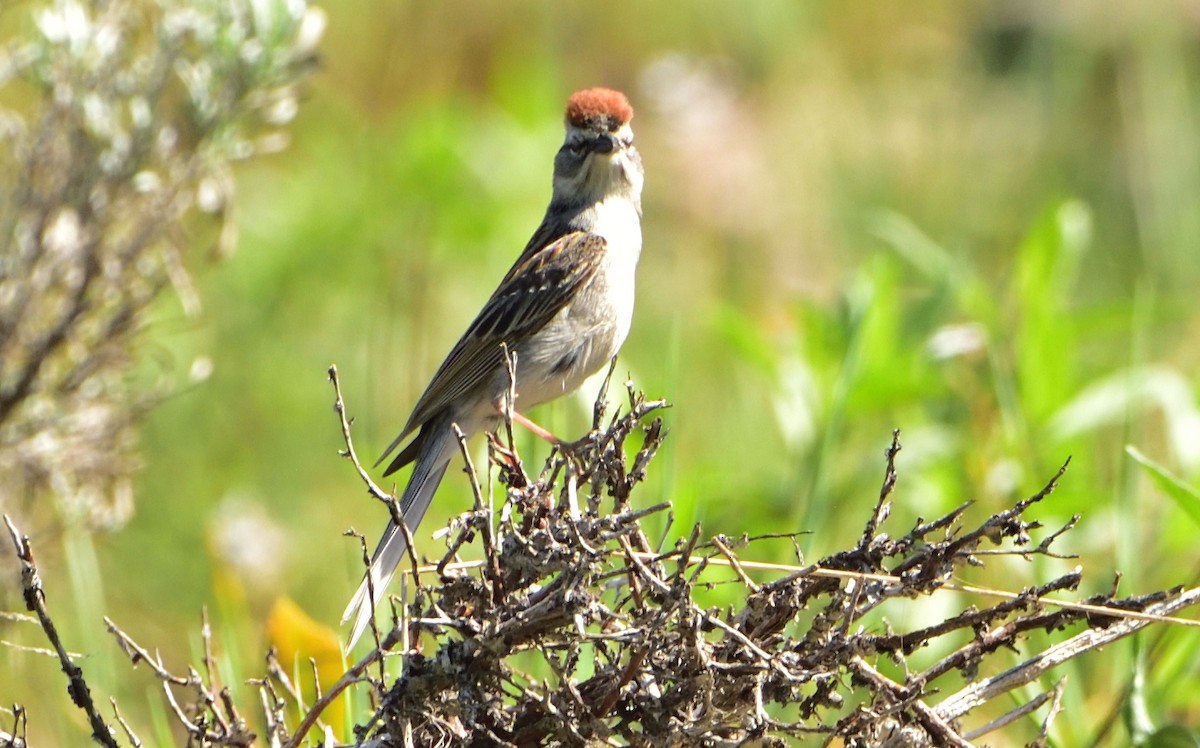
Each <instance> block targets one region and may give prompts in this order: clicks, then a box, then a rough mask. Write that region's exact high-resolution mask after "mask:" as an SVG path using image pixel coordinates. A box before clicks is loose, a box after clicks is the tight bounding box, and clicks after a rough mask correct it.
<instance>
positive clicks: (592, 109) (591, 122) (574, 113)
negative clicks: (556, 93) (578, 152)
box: [567, 88, 633, 132]
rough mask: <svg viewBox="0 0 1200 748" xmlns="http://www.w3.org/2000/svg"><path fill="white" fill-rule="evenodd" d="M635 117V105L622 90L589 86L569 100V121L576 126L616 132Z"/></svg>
mask: <svg viewBox="0 0 1200 748" xmlns="http://www.w3.org/2000/svg"><path fill="white" fill-rule="evenodd" d="M631 119H633V107H631V106H629V99H627V98H625V94H623V93H621V92H620V91H614V90H612V89H611V88H588V89H584V90H583V91H576V92H575V93H573V94H571V98H570V99H568V100H567V123H568V124H570V125H573V126H574V127H579V128H585V129H597V130H603V131H606V132H616V131H617V130H618V129H619V128H620V127H621V126H622V125H626V124H628V123H629V120H631Z"/></svg>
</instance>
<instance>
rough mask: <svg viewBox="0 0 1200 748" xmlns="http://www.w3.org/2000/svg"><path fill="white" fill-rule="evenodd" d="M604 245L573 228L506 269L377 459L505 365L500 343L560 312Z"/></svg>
mask: <svg viewBox="0 0 1200 748" xmlns="http://www.w3.org/2000/svg"><path fill="white" fill-rule="evenodd" d="M606 246H607V242H606V241H605V240H604V238H603V237H602V236H600V235H598V234H590V233H586V232H582V231H577V232H574V233H571V234H566V235H565V236H563V237H561V238H559V239H558V240H556V241H554V242H553V243H551V244H549V245H547V246H546V247H543V248H542V249H540V250H538V251H537V252H534V253H533V254H531V255H530V256H529V258H528V259H526V260H525V261H524V262H522V263H518V264H517V265H516V266H515V267H514V268H513V269H512V270H510V271H509V273H508V275H507V276H505V278H504V280H503V281H501V283H500V287H499V288H497V289H496V291H495V292H494V293H493V294H492V296H491V298H490V299H488V300H487V303H486V304H484V306H483V309H482V310H480V312H479V315H478V316H477V317H476V318H475V321H474V322H472V323H471V326H470V327H468V328H467V331H466V333H464V334H463V336H462V338H460V339H459V341H458V342H457V343H456V344H455V345H454V348H453V349H451V351H450V354H449V355H448V356H446V360H445V361H443V362H442V365H441V366H440V367H439V368H438V370H437V373H436V374H434V375H433V379H432V380H431V381H430V382H429V386H428V387H426V388H425V392H424V394H422V395H421V397H420V399H419V400H417V404H416V406H414V407H413V412H412V415H411V416H409V418H408V423H407V424H406V425H405V426H404V430H403V431H401V432H400V435H399V436H397V437H396V439H395V440H394V441H393V442H392V443H391V444H390V445H389V446H388V448H387V450H385V451H384V453H383V455H382V456H381V457H380V458H379V462H382V461H383V460H384V458H386V457H387V456H388V455H389V454H391V452H392V450H393V449H395V448H396V446H397V445H398V444H399V443H400V442H401V441H403V439H404V438H405V437H406V436H408V434H410V433H412V431H413V430H414V429H415V428H417V427H418V426H420V425H421V424H423V423H425V422H426V421H428V420H429V419H430V418H431V417H432V416H433V415H434V414H436V413H438V412H439V411H441V410H442V409H443V408H445V407H446V406H448V405H450V404H451V403H454V402H456V401H457V400H458V399H459V398H461V397H462V396H463V395H465V394H467V393H469V392H471V391H472V390H474V389H475V388H476V387H478V386H479V384H480V383H481V382H483V381H484V380H485V379H487V378H488V377H490V376H492V374H493V373H494V372H495V371H496V370H497V369H498V368H499V367H501V366H503V365H504V354H503V352H502V351H501V348H500V344H501V343H507V344H508V345H509V346H510V347H513V346H515V345H516V344H518V343H519V342H520V341H522V340H523V339H524V338H526V337H528V336H529V335H531V334H533V333H535V332H537V331H538V330H540V329H541V328H542V327H544V326H545V325H546V323H547V322H549V321H550V320H551V319H552V318H553V317H554V315H556V314H558V312H559V310H560V309H562V308H563V307H564V306H566V304H567V302H569V301H570V300H571V299H572V298H574V297H575V294H576V293H577V292H578V291H579V289H580V288H582V287H583V286H584V285H586V284H587V282H588V281H590V280H591V279H592V278H593V277H594V276H595V275H596V271H597V269H599V267H600V262H601V261H602V259H603V256H604V251H605V247H606ZM376 464H378V462H377V463H376ZM397 467H398V466H397ZM389 469H390V468H389Z"/></svg>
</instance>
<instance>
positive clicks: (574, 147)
mask: <svg viewBox="0 0 1200 748" xmlns="http://www.w3.org/2000/svg"><path fill="white" fill-rule="evenodd" d="M586 150H587V144H586V143H584V142H583V141H582V140H576V141H575V142H574V143H572V144H571V145H570V151H571V155H573V156H582V155H583V153H584V152H585V151H586Z"/></svg>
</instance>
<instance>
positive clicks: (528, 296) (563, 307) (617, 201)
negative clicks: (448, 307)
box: [342, 88, 643, 651]
mask: <svg viewBox="0 0 1200 748" xmlns="http://www.w3.org/2000/svg"><path fill="white" fill-rule="evenodd" d="M632 118H633V108H632V107H631V106H630V105H629V101H628V99H626V97H625V95H624V94H622V93H620V92H618V91H614V90H611V89H607V88H589V89H587V90H584V91H579V92H577V93H575V94H573V95H572V96H571V97H570V99H569V100H568V101H567V108H566V117H565V120H566V139H565V140H564V141H563V144H562V147H561V148H559V150H558V153H557V155H556V156H555V157H554V182H553V192H552V195H551V198H550V205H549V207H547V208H546V215H545V217H544V218H543V219H542V224H541V225H540V226H538V228H537V230H536V231H535V232H534V233H533V237H532V238H531V239H530V240H529V243H528V244H526V245H525V250H524V251H523V252H521V255H520V257H518V258H517V260H516V262H514V263H513V266H512V268H511V269H510V270H509V271H508V273H507V274H506V275H505V276H504V278H503V280H501V281H500V285H499V286H498V287H497V288H496V290H495V291H494V292H493V293H492V295H491V297H490V298H489V299H488V300H487V302H486V303H484V305H483V309H482V310H481V311H480V312H479V314H478V315H477V316H476V317H475V320H474V321H473V322H471V324H470V326H468V327H467V331H466V332H465V333H463V336H462V337H461V338H459V340H458V342H457V343H456V344H455V345H454V347H453V348H452V349H451V350H450V353H449V355H447V356H446V360H445V361H443V362H442V365H441V366H439V367H438V369H437V372H436V373H435V374H434V375H433V379H432V380H431V381H430V382H429V385H428V386H427V387H426V388H425V392H424V393H423V394H422V395H421V397H420V398H419V399H418V400H417V404H416V405H415V406H414V407H413V411H412V414H411V415H410V416H409V417H408V421H407V422H406V423H405V425H404V428H403V429H401V431H400V434H399V436H397V437H396V438H395V439H394V440H393V441H392V443H391V444H389V445H388V447H387V449H385V450H384V452H383V455H382V456H380V458H379V460H378V461H377V462H376V463H375V464H376V466H378V465H379V464H380V463H382V462H383V461H384V460H385V459H387V457H388V456H389V455H390V454H392V452H393V451H395V449H396V448H397V447H398V446H400V444H401V443H402V442H403V441H404V440H405V439H406V438H408V437H409V436H410V435H412V434H413V433H414V432H415V433H416V436H415V437H413V439H412V440H411V441H410V442H409V443H408V444H407V445H406V446H405V447H404V448H403V449H401V450H400V451H399V453H397V454H396V455H395V457H393V458H392V461H391V462H390V463H389V464H388V466H387V469H386V470H384V473H383V475H384V476H385V477H386V476H388V475H391V474H392V473H394V472H396V471H397V470H399V469H400V468H402V467H404V466H406V465H408V464H410V463H411V464H412V465H413V470H412V475H411V476H410V477H409V479H408V483H407V485H406V486H405V488H404V492H403V493H402V494H401V496H400V499H399V507H400V511H401V513H402V515H403V517H404V522H405V524H406V525H407V527H408V529H409V531H410V532H415V531H416V529H417V526H418V525H419V524H420V522H421V519H422V518H423V517H424V516H425V511H426V510H427V509H428V508H429V504H430V501H432V499H433V495H434V492H435V491H437V487H438V484H439V483H440V482H441V480H442V476H443V475H444V474H445V472H446V467H447V465H449V463H450V460H451V459H452V458H453V457H454V455H455V454H456V453H457V452H458V449H459V447H458V439H457V437H456V436H455V433H454V429H453V426H455V425H457V426H458V428H459V430H461V431H462V433H463V434H464V435H466V436H468V437H469V436H471V435H472V434H476V433H480V432H489V431H495V430H496V429H497V428H498V427H499V426H500V425H501V423H503V420H504V413H505V412H506V411H508V410H509V409H510V408H511V411H512V412H513V420H515V421H519V422H520V423H522V424H524V425H526V426H528V427H530V428H532V429H533V430H534V431H535V432H536V433H539V435H541V436H545V437H547V438H551V436H550V435H549V433H548V432H546V431H544V430H542V429H540V427H537V426H536V424H533V423H532V422H530V421H529V420H528V419H526V418H525V417H524V416H522V415H520V413H519V411H518V409H520V410H528V409H529V408H532V407H534V406H536V405H539V404H541V403H544V402H547V401H550V400H553V399H555V398H557V397H561V396H563V395H565V394H568V393H570V392H573V391H575V390H576V389H578V388H579V386H580V385H581V384H582V383H583V381H584V380H585V379H586V378H587V377H589V376H591V375H592V374H594V373H595V372H596V371H597V370H599V369H600V368H601V367H602V366H604V365H605V364H606V363H608V362H609V361H610V360H611V359H612V358H613V356H615V355H616V354H617V351H618V350H620V348H621V344H622V343H624V342H625V336H626V335H627V334H628V333H629V326H630V322H631V321H632V318H633V295H634V294H633V290H634V275H635V271H636V268H637V262H638V256H639V255H640V254H641V250H642V230H641V215H642V205H641V195H642V181H643V170H642V159H641V156H640V155H639V154H638V152H637V149H636V148H634V147H633V131H632V130H631V129H630V127H629V122H630V120H631V119H632ZM505 348H507V350H509V351H511V352H512V355H513V357H514V360H515V362H516V367H515V377H514V379H515V382H514V383H512V384H514V385H515V386H513V387H512V388H511V389H512V390H513V391H515V392H516V399H515V402H511V403H510V402H508V399H509V394H510V381H509V373H508V369H507V365H506V362H505V354H504V349H505ZM406 550H407V546H406V541H405V536H404V533H402V532H400V530H399V528H398V526H397V525H396V523H395V522H394V521H392V522H389V523H388V527H387V529H386V530H384V533H383V537H382V538H381V539H380V541H379V545H378V546H377V547H376V549H375V553H374V555H373V556H372V559H371V566H370V568H369V569H368V570H367V572H366V575H364V579H363V582H362V584H361V585H359V588H358V591H357V592H355V594H354V597H353V598H352V599H351V600H350V604H349V605H348V606H347V607H346V612H345V613H344V615H343V616H342V623H345V622H346V621H348V620H349V619H350V618H351V617H354V618H355V622H354V628H353V630H352V633H351V635H350V640H349V644H347V646H346V650H347V651H350V650H351V649H353V647H354V645H355V643H356V642H357V641H358V639H359V637H361V636H362V634H363V632H364V631H365V630H366V628H367V626H368V624H369V623H370V622H371V617H372V611H373V609H374V608H375V607H377V606H378V604H379V602H380V601H381V600H382V599H383V596H384V592H385V590H386V588H387V585H388V582H389V581H390V580H391V578H392V575H393V574H394V573H395V571H396V567H397V565H398V564H399V563H400V560H401V558H402V557H403V556H404V553H405V551H406ZM368 580H369V582H370V584H368ZM371 590H373V591H374V599H373V600H372V599H370V598H371V594H370V592H371Z"/></svg>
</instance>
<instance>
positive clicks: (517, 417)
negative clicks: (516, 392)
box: [512, 410, 563, 447]
mask: <svg viewBox="0 0 1200 748" xmlns="http://www.w3.org/2000/svg"><path fill="white" fill-rule="evenodd" d="M512 420H513V423H519V424H521V425H522V426H524V427H525V428H526V429H528V430H529V431H531V432H533V434H534V435H535V436H540V437H541V438H543V439H545V440H546V441H548V442H549V443H550V444H552V445H554V446H556V447H557V446H561V445H562V444H563V440H562V439H559V438H558V437H557V436H555V435H554V434H552V433H550V432H549V431H548V430H546V429H544V428H542V427H541V426H539V425H538V424H536V423H534V422H533V421H531V420H529V419H528V418H527V417H525V416H523V415H521V414H520V413H518V412H517V411H515V410H514V411H513V412H512Z"/></svg>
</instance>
